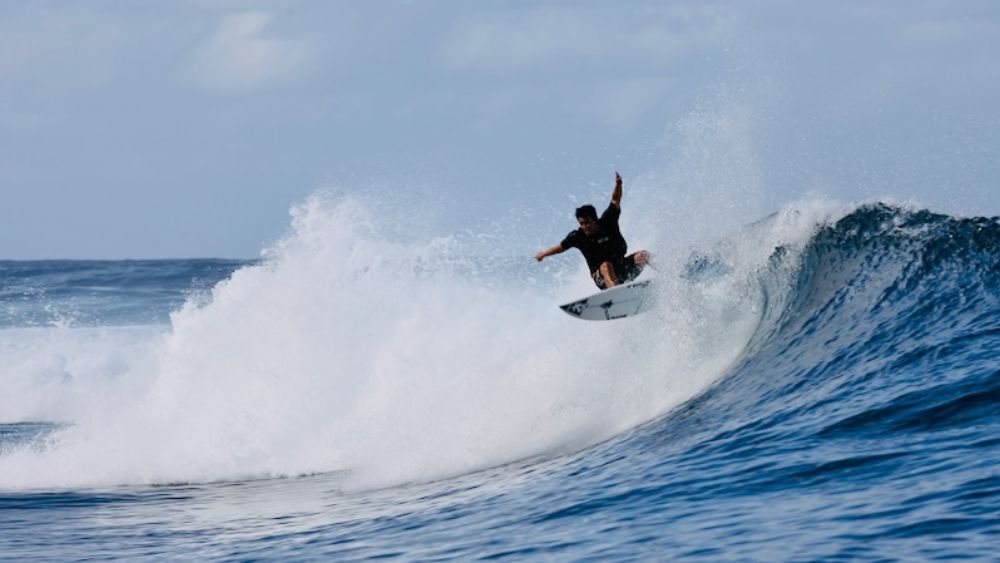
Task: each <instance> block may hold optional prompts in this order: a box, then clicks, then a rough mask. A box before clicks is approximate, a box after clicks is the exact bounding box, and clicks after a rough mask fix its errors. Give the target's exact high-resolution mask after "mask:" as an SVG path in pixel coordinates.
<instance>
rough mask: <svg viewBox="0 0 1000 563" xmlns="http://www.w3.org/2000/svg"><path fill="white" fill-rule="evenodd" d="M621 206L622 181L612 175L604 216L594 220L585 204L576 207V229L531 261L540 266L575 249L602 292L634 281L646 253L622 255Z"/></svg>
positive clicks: (625, 247)
mask: <svg viewBox="0 0 1000 563" xmlns="http://www.w3.org/2000/svg"><path fill="white" fill-rule="evenodd" d="M621 203H622V177H621V175H620V174H618V172H615V189H614V190H613V191H612V192H611V203H610V204H608V208H607V209H605V210H604V213H602V214H601V216H600V217H598V216H597V210H596V209H594V206H593V205H589V204H588V205H584V206H583V207H578V208H577V209H576V220H577V222H578V223H579V224H580V228H579V229H577V230H575V231H573V232H571V233H570V234H568V235H566V238H564V239H563V240H562V242H560V243H559V244H557V245H555V246H553V247H552V248H549V249H546V250H543V251H541V252H539V253H538V254H536V255H535V260H538V261H539V262H541V261H542V260H543V259H545V258H546V257H548V256H552V255H553V254H559V253H562V252H565V251H567V250H569V249H570V248H578V249H580V252H582V253H583V257H584V258H585V259H586V260H587V267H589V268H590V277H591V278H592V279H593V280H594V283H595V284H597V287H598V288H600V289H602V290H604V289H608V288H610V287H614V286H616V285H618V284H620V283H625V282H629V281H632V280H634V279H635V278H636V276H638V275H639V273H640V272H642V269H643V268H645V267H646V264H647V263H648V261H649V253H648V252H646V251H645V250H640V251H638V252H635V253H632V254H629V255H628V256H626V255H625V252H627V250H628V245H627V244H626V243H625V237H623V236H622V233H621V230H619V228H618V217H619V216H621V213H622V208H621Z"/></svg>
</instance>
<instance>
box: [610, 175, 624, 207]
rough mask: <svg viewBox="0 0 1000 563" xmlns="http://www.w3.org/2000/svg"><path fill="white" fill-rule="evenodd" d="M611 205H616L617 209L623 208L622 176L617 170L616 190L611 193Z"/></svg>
mask: <svg viewBox="0 0 1000 563" xmlns="http://www.w3.org/2000/svg"><path fill="white" fill-rule="evenodd" d="M611 203H613V204H615V207H621V204H622V176H621V174H619V173H618V171H617V170H615V189H614V191H612V192H611Z"/></svg>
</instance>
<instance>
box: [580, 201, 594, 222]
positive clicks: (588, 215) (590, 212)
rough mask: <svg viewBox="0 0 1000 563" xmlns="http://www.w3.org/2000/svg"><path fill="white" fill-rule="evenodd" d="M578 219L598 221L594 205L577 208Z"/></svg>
mask: <svg viewBox="0 0 1000 563" xmlns="http://www.w3.org/2000/svg"><path fill="white" fill-rule="evenodd" d="M576 218H577V219H593V220H595V221H596V220H597V210H596V209H594V206H593V205H590V204H587V205H584V206H583V207H577V208H576Z"/></svg>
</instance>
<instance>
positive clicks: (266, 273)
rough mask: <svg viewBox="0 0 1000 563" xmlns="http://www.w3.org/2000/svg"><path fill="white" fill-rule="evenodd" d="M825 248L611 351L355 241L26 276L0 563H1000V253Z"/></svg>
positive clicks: (725, 247)
mask: <svg viewBox="0 0 1000 563" xmlns="http://www.w3.org/2000/svg"><path fill="white" fill-rule="evenodd" d="M343 215H344V216H354V215H357V213H356V211H355V210H351V212H350V213H346V212H345V213H344V214H343ZM805 215H807V214H806V213H803V212H801V211H798V210H794V209H793V210H786V211H783V212H782V213H778V214H776V215H775V216H772V217H768V218H765V219H763V220H761V221H760V222H759V223H756V224H754V225H751V226H749V227H747V228H746V229H745V230H744V231H743V232H741V233H739V234H737V235H736V236H735V237H732V239H730V240H726V241H721V242H720V243H719V244H716V245H706V246H705V247H704V248H698V249H692V251H691V253H690V255H684V256H681V257H678V258H677V259H676V260H675V261H673V262H671V261H670V260H669V259H668V260H665V263H664V265H663V266H662V267H660V269H659V271H658V272H656V273H655V274H656V281H657V283H658V286H659V287H660V288H661V289H662V291H663V296H662V302H661V303H660V307H659V309H658V310H657V311H655V312H652V313H648V314H646V315H643V316H640V317H636V318H635V319H627V320H619V321H612V322H607V323H587V322H583V321H578V320H575V319H571V318H569V317H568V316H566V315H563V314H562V313H561V312H559V310H558V309H557V308H556V307H555V305H556V303H557V302H558V299H559V298H560V297H561V296H562V294H553V293H552V291H551V290H550V289H546V288H547V287H549V286H551V285H552V284H553V283H566V284H568V285H566V288H567V289H566V293H567V294H572V293H573V292H578V291H579V290H580V289H581V288H582V287H585V286H580V285H572V284H573V283H575V282H566V281H565V279H564V278H563V277H560V275H557V274H558V273H556V274H553V275H552V276H550V277H547V278H544V279H534V280H531V281H530V282H528V283H527V284H526V286H524V285H519V284H517V283H514V282H513V281H512V282H511V283H509V284H504V283H497V282H496V280H495V276H493V275H492V274H491V275H490V276H489V277H490V278H491V279H492V280H493V281H492V283H491V284H484V283H477V273H476V272H477V270H476V268H475V267H473V266H470V265H468V264H465V265H455V264H449V263H447V261H441V260H439V258H440V255H447V254H449V253H450V252H451V250H453V249H449V247H447V245H444V247H443V248H442V245H441V244H440V243H439V242H432V243H429V244H426V245H423V246H420V245H410V246H407V245H405V244H401V243H400V242H399V241H395V240H389V239H390V238H391V237H384V236H382V235H380V234H379V233H378V232H373V231H371V230H370V229H368V228H367V227H365V228H357V229H354V228H351V226H350V225H346V226H345V220H344V219H343V217H342V216H340V215H338V211H337V210H325V211H324V210H321V211H317V212H316V213H315V214H314V215H312V216H307V217H305V218H304V219H302V220H301V221H300V222H299V224H298V225H297V226H296V231H295V232H294V233H292V234H291V235H290V237H289V239H288V240H287V241H285V242H284V243H283V244H281V245H278V247H277V248H276V250H275V252H274V253H273V254H272V255H271V256H268V257H265V258H264V259H263V260H262V261H226V260H167V261H111V262H74V261H45V262H0V388H2V389H3V397H2V398H0V559H4V560H11V561H15V560H30V559H54V560H65V559H111V558H122V559H130V560H135V559H164V558H169V559H222V560H248V559H283V560H304V559H329V560H338V561H347V560H360V559H373V558H388V559H401V560H448V559H459V560H470V559H513V560H519V559H540V560H574V561H575V560H588V559H596V560H674V559H701V560H710V561H715V560H730V559H737V560H768V561H770V560H783V561H784V560H855V559H861V560H936V559H972V560H996V558H997V553H998V546H1000V222H998V219H996V218H960V217H951V216H947V215H942V214H937V213H933V212H930V211H926V210H920V209H904V208H899V207H893V206H888V205H883V204H869V205H861V206H854V207H852V208H849V209H846V210H844V211H843V212H840V213H837V214H835V216H832V217H825V218H821V219H816V220H812V219H809V218H808V217H805ZM527 267H530V265H529V266H527ZM457 270H461V272H458V271H457ZM487 270H488V271H489V272H493V271H494V270H492V269H489V268H487ZM526 271H527V270H526ZM428 272H430V273H428ZM574 272H575V271H574ZM456 273H459V274H461V275H455V274H456ZM518 275H520V274H518ZM515 277H517V276H515ZM519 279H523V278H519ZM456 303H457V304H456ZM511 304H514V305H511ZM545 335H548V336H549V338H550V340H552V341H554V342H556V345H554V346H551V347H548V348H546V347H544V346H542V345H543V344H545V343H546V342H540V341H539V340H540V339H542V338H543V337H544V336H545Z"/></svg>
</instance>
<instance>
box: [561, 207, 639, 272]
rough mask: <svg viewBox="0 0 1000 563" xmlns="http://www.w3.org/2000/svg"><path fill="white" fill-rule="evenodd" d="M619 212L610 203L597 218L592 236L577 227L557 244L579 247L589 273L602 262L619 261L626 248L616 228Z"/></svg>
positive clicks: (620, 212) (595, 269)
mask: <svg viewBox="0 0 1000 563" xmlns="http://www.w3.org/2000/svg"><path fill="white" fill-rule="evenodd" d="M621 214H622V210H621V208H620V207H618V206H617V205H615V204H613V203H611V204H609V205H608V208H607V209H605V210H604V213H602V214H601V217H600V219H598V220H597V224H598V225H599V227H598V229H597V232H596V233H594V235H593V236H587V234H585V233H584V232H583V231H582V230H580V229H577V230H575V231H573V232H571V233H570V234H568V235H566V238H564V239H563V241H562V242H561V243H559V245H560V246H561V247H562V248H563V250H569V249H570V248H579V249H580V252H582V253H583V257H584V258H585V259H586V260H587V267H589V268H590V273H591V275H593V274H594V272H596V271H597V270H598V268H600V267H601V264H602V263H604V262H620V261H621V260H622V258H624V256H625V252H626V251H627V250H628V245H627V244H626V243H625V237H623V236H622V233H621V231H620V230H619V229H618V217H620V216H621Z"/></svg>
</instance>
